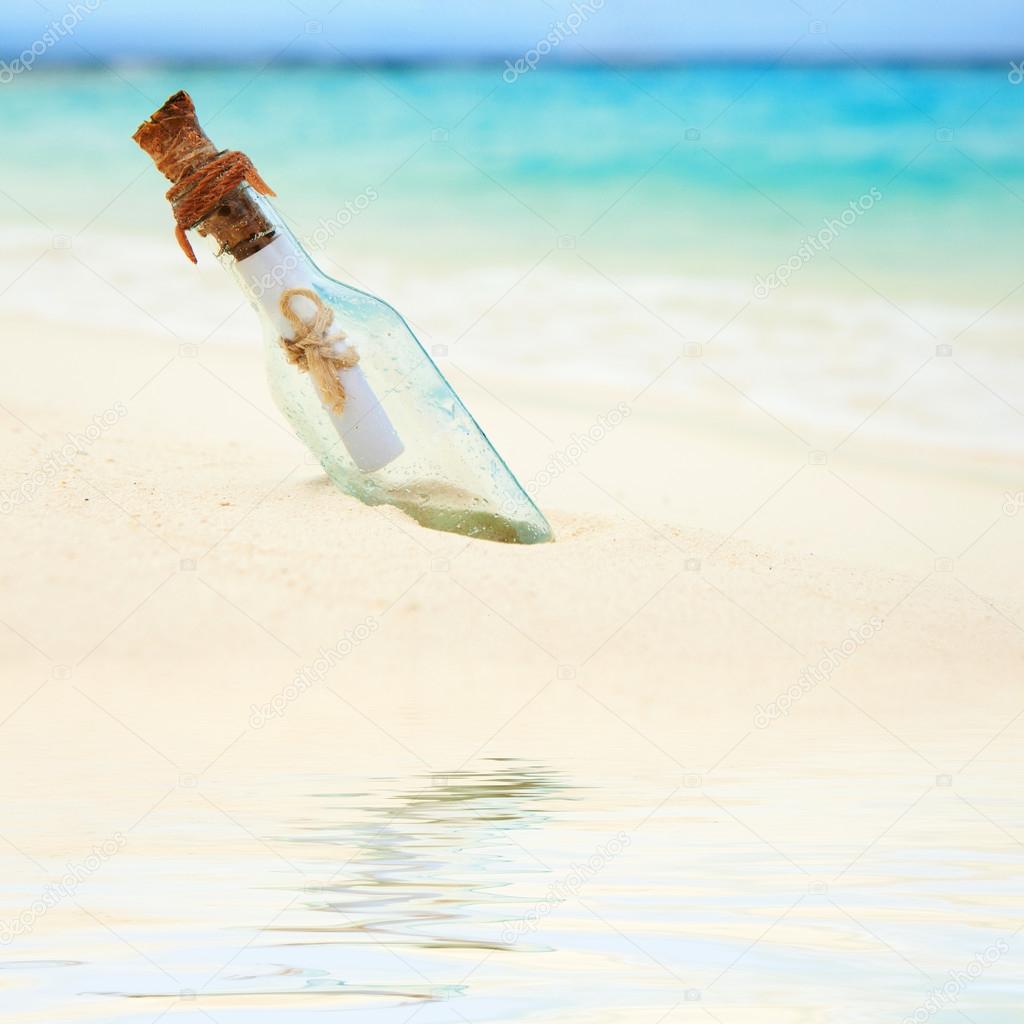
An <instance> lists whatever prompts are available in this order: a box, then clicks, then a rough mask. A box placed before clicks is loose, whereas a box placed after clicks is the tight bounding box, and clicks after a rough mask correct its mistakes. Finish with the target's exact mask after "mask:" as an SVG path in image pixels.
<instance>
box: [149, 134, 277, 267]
mask: <svg viewBox="0 0 1024 1024" xmlns="http://www.w3.org/2000/svg"><path fill="white" fill-rule="evenodd" d="M243 183H247V184H249V185H251V186H252V187H253V188H254V189H255V190H256V191H257V192H259V194H260V195H262V196H272V195H274V194H275V193H274V190H273V189H272V188H271V187H270V186H269V185H268V184H267V183H266V182H265V181H264V180H263V178H262V177H261V176H260V172H259V171H257V170H256V167H255V165H254V164H253V162H252V161H251V160H250V159H249V158H248V157H247V156H246V155H245V154H244V153H241V152H239V151H238V150H236V149H229V150H223V151H222V152H220V153H218V154H217V155H216V156H215V157H214V158H213V159H212V160H210V161H208V162H207V163H205V164H203V165H202V166H201V167H198V168H196V169H195V170H194V171H191V172H189V173H188V174H185V175H183V176H182V177H181V178H179V179H178V180H177V181H176V182H175V183H174V184H173V185H172V186H171V187H170V188H169V189H168V190H167V199H168V201H169V202H170V204H171V209H172V210H173V211H174V220H175V225H176V226H175V230H174V237H175V238H177V240H178V245H180V246H181V250H182V252H184V253H185V255H186V256H187V257H188V258H189V259H190V260H191V261H192V262H193V263H196V262H198V261H197V260H196V254H195V251H194V250H193V249H192V243H191V242H189V240H188V237H187V236H186V234H185V232H186V231H190V230H191V229H192V228H194V227H196V226H197V225H198V224H200V223H202V221H203V220H205V219H206V218H207V217H208V216H209V215H210V214H211V213H213V211H214V210H216V209H217V207H218V206H219V205H220V204H221V203H222V202H223V201H224V200H225V199H226V198H227V196H228V195H230V194H231V193H232V192H233V191H234V190H235V189H236V188H238V186H239V185H241V184H243Z"/></svg>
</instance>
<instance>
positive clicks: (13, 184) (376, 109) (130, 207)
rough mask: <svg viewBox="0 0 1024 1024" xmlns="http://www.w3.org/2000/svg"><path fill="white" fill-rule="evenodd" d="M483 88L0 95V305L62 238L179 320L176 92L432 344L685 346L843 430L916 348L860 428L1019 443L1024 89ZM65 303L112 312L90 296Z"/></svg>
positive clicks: (170, 86) (203, 77)
mask: <svg viewBox="0 0 1024 1024" xmlns="http://www.w3.org/2000/svg"><path fill="white" fill-rule="evenodd" d="M502 71H503V68H502V67H501V66H498V65H493V66H488V65H480V66H466V67H441V68H437V67H417V66H409V67H385V66H355V65H346V66H343V67H329V66H291V67H290V66H276V65H275V66H267V67H259V66H245V67H236V68H227V69H216V70H212V69H204V68H197V67H180V68H172V67H164V68H159V69H155V68H143V67H131V66H125V67H120V66H118V67H108V68H94V69H89V70H52V71H48V70H47V69H45V68H42V69H39V70H36V71H33V72H31V73H25V74H22V75H21V76H19V77H16V78H15V79H14V80H13V81H12V82H11V83H10V84H8V85H5V86H3V89H2V94H0V101H2V102H0V127H2V128H3V131H4V137H5V139H7V140H8V146H7V152H6V156H5V161H4V164H3V168H2V171H0V189H2V192H0V218H2V223H3V225H4V229H5V230H4V241H3V246H4V250H5V251H4V253H3V257H4V262H5V264H7V265H8V268H9V272H7V274H6V280H5V281H0V289H2V288H4V287H5V285H6V284H9V283H10V281H11V280H13V279H14V278H15V277H16V275H17V274H18V273H19V272H20V269H21V268H22V267H23V265H24V258H23V254H24V251H25V247H26V246H30V247H31V246H38V245H39V244H40V242H41V243H42V244H43V245H45V244H46V241H47V239H48V238H49V237H51V236H53V235H57V236H60V237H61V238H65V237H66V238H67V239H74V251H75V253H76V255H77V256H79V257H80V258H81V259H88V258H89V257H90V254H91V258H92V263H91V264H90V265H91V266H92V267H93V269H98V270H99V271H100V272H102V273H104V274H108V275H109V274H116V275H120V276H118V278H117V279H118V281H119V282H121V284H122V285H124V286H125V287H126V288H127V289H128V290H129V291H131V292H132V294H133V295H140V294H141V295H144V296H145V298H144V299H143V302H142V304H143V305H144V306H145V307H146V308H147V309H148V310H150V311H151V312H154V313H160V314H161V315H162V314H163V313H166V315H168V316H174V315H176V314H177V312H178V308H177V307H179V306H180V303H176V302H174V301H173V300H169V299H168V289H167V287H166V281H167V277H166V275H167V274H168V273H171V272H175V273H177V272H183V270H184V268H180V267H179V266H178V262H177V261H178V258H179V257H178V254H177V250H176V248H175V247H174V245H173V241H171V240H170V239H169V225H170V215H169V212H168V210H167V208H166V204H165V202H164V200H163V191H164V187H165V186H164V183H163V182H162V181H161V180H160V179H159V176H158V175H157V174H156V173H155V171H154V170H153V169H152V168H151V167H150V166H149V163H148V161H147V159H146V158H145V156H144V155H143V154H142V153H141V152H139V151H137V149H136V148H135V146H134V145H133V144H132V142H131V140H130V135H131V133H132V131H133V130H134V128H135V126H136V125H137V124H138V123H139V122H140V121H141V120H143V119H144V118H145V117H146V116H147V115H148V114H149V113H150V112H151V111H152V110H154V109H155V108H156V107H157V106H158V105H159V104H160V103H161V102H162V101H163V100H164V98H165V97H166V96H167V95H168V94H169V93H171V92H172V91H174V90H176V89H178V88H182V87H184V88H186V89H187V90H188V91H189V92H191V93H192V95H193V97H194V99H195V101H196V103H197V106H198V108H199V111H200V113H201V115H202V116H203V119H204V120H205V122H206V123H207V125H208V127H209V131H210V134H211V136H212V137H213V138H214V140H215V141H216V142H218V143H219V144H220V145H223V146H225V147H226V148H240V149H244V150H245V151H246V152H248V153H249V154H250V155H251V156H252V157H253V159H254V160H255V162H256V164H257V166H258V167H259V168H260V169H261V171H262V172H263V174H264V176H265V177H266V179H267V180H268V181H269V182H270V183H271V185H272V186H273V187H274V188H275V189H276V191H277V193H278V204H279V207H280V209H281V210H282V211H283V213H284V214H285V216H286V217H287V218H288V219H289V220H290V222H291V223H292V225H293V226H294V228H295V230H296V233H297V234H298V235H299V236H300V237H301V238H303V239H304V240H306V242H307V245H309V246H310V247H311V248H312V249H313V250H314V252H315V255H316V257H317V259H318V260H320V261H321V262H322V263H323V264H324V267H325V269H327V270H328V272H330V273H332V274H334V275H335V276H337V277H340V278H342V279H343V280H347V281H352V282H355V283H361V284H363V285H364V286H366V287H368V288H369V289H370V290H373V291H377V292H379V293H385V294H386V297H388V298H390V299H392V300H393V301H395V303H396V305H398V306H399V308H400V309H402V311H403V312H404V313H405V314H406V315H407V317H408V318H409V319H410V321H411V322H413V323H414V324H415V325H417V327H418V330H419V333H420V334H421V336H423V338H424V340H425V342H427V343H428V344H435V345H441V346H444V347H446V348H451V347H452V346H453V345H455V344H458V345H459V346H460V349H461V352H462V354H463V357H464V358H465V359H467V360H469V361H470V362H473V361H474V360H477V361H480V362H489V363H490V364H491V365H492V366H493V365H498V366H500V367H503V368H504V369H503V372H506V371H508V370H509V368H508V359H507V354H508V352H509V351H510V347H509V346H510V344H511V345H513V346H514V348H513V349H512V350H513V351H514V352H515V353H516V356H517V358H516V360H515V366H514V367H512V368H511V372H518V371H523V372H533V371H534V369H536V368H537V367H541V368H543V371H544V372H545V373H546V374H548V375H549V376H551V377H552V378H554V379H563V378H564V379H569V380H578V379H579V378H580V375H581V374H584V375H589V376H594V377H600V376H602V375H603V376H604V377H605V378H607V379H611V380H616V381H617V380H621V379H622V377H623V375H626V376H629V377H631V378H633V379H635V381H636V383H637V386H638V387H640V386H642V385H644V384H646V383H647V382H649V381H650V380H651V379H652V378H653V377H654V375H656V374H657V373H658V372H659V370H660V369H661V368H663V367H664V366H665V365H666V364H667V362H668V361H669V360H670V359H672V358H675V357H676V356H677V355H679V354H680V353H687V354H694V353H698V354H702V355H706V354H707V353H706V352H704V349H705V348H707V349H708V351H712V350H713V351H714V352H715V354H716V358H717V359H718V360H719V361H720V362H719V368H720V369H721V371H722V372H723V373H724V374H725V375H726V376H728V377H729V379H730V380H731V381H734V382H735V383H736V385H737V387H739V388H741V389H742V390H743V391H744V393H745V394H748V395H750V396H751V397H753V398H754V400H755V401H757V402H760V403H762V404H765V405H766V406H768V407H769V408H771V409H772V410H773V411H775V412H777V413H778V414H780V415H786V416H789V417H792V418H794V419H795V420H798V421H800V422H803V423H806V424H810V425H814V424H819V425H821V424H828V425H829V427H830V429H833V430H835V431H839V432H842V431H843V430H845V429H848V428H849V427H850V426H852V425H853V424H854V423H855V422H856V421H857V420H858V419H859V418H862V417H863V415H864V414H865V413H866V412H867V411H869V410H870V409H872V408H874V407H875V406H876V405H878V404H879V403H880V402H882V401H883V399H885V398H886V396H888V395H890V394H892V393H893V391H894V389H896V388H898V387H900V385H901V382H903V381H905V380H906V379H907V378H908V376H909V375H910V374H911V373H912V372H913V371H914V369H915V367H918V366H920V365H921V364H922V361H924V360H928V359H929V358H932V357H934V366H933V367H932V369H931V370H929V373H932V371H934V372H935V373H939V374H945V376H942V378H941V380H936V381H935V382H934V385H933V386H931V387H930V389H929V391H928V394H927V395H925V396H923V397H920V399H919V400H918V398H916V397H915V395H914V391H913V389H912V388H911V389H908V390H907V391H906V392H904V394H903V398H904V399H905V401H904V402H903V403H902V404H900V403H895V404H894V405H893V406H892V407H891V408H890V407H888V406H887V408H886V410H885V412H884V414H883V415H881V416H879V417H874V418H873V419H872V424H871V429H872V430H877V431H879V432H881V433H885V434H887V435H889V436H892V435H898V436H900V437H902V438H908V437H909V438H914V439H916V440H920V441H925V442H934V443H938V444H957V445H960V446H967V447H971V448H980V449H984V450H987V449H991V448H1000V449H1005V448H1007V447H1009V448H1013V449H1016V448H1017V446H1018V439H1019V437H1020V417H1019V415H1018V414H1017V412H1016V410H1017V409H1018V408H1019V406H1020V404H1021V403H1020V400H1019V398H1018V396H1019V395H1020V393H1021V389H1022V388H1024V377H1022V375H1021V371H1020V369H1019V359H1018V358H1017V356H1016V347H1017V346H1016V341H1017V337H1018V335H1019V331H1020V327H1021V324H1022V313H1024V290H1019V289H1020V285H1021V282H1022V278H1024V270H1022V265H1021V260H1020V256H1019V239H1020V237H1021V236H1022V228H1024V163H1022V162H1021V160H1020V138H1021V129H1022V127H1024V110H1022V104H1024V86H1020V85H1017V84H1015V76H1014V75H1013V68H1012V67H1011V66H1009V65H1006V66H1003V65H996V64H993V65H983V66H976V67H951V68H940V67H896V66H887V65H879V66H862V65H858V64H855V63H849V64H846V65H844V66H840V67H796V66H793V67H786V66H781V67H780V66H769V65H757V64H751V65H739V66H735V65H713V64H706V65H694V66H686V67H656V68H638V67H626V68H612V67H609V66H595V67H572V68H567V67H559V68H553V67H552V68H548V67H545V66H544V65H541V66H540V67H538V68H537V69H536V70H534V71H532V72H529V73H527V74H524V75H521V76H519V77H518V78H515V79H514V80H509V79H510V76H509V75H507V74H506V75H505V76H504V77H503V74H502ZM864 197H870V207H869V208H864V209H861V206H864V205H865V203H864V202H863V200H864ZM851 203H852V204H854V205H855V206H856V207H857V208H856V209H855V210H853V211H852V212H848V211H851ZM858 204H860V205H858ZM844 216H845V218H846V220H843V219H842V218H844ZM846 221H849V223H846ZM829 224H831V225H833V228H834V230H833V231H832V233H831V235H829V228H828V225H829ZM822 232H824V233H825V236H823V235H822ZM812 237H818V238H819V239H820V238H822V237H826V242H827V245H824V246H818V247H815V246H813V244H812V245H811V246H810V247H809V245H808V241H807V240H808V239H809V238H812ZM61 244H64V243H63V242H58V246H59V245H61ZM68 244H70V243H68ZM161 260H164V261H166V263H164V262H161ZM786 265H788V266H789V268H790V269H789V273H788V274H786V275H785V276H786V280H785V282H784V283H781V284H778V286H772V287H768V286H767V285H765V282H770V281H773V280H774V278H773V277H772V275H773V274H776V272H777V271H778V270H779V268H780V267H784V266H786ZM172 267H173V271H172V270H171V269H169V268H172ZM132 274H135V275H136V278H137V279H133V278H132ZM94 285H95V282H92V285H90V287H93V286H94ZM212 293H213V289H212V288H211V294H212ZM60 295H61V296H63V299H61V300H59V302H58V307H59V304H60V301H63V302H65V303H67V305H68V307H69V309H70V307H71V306H72V305H73V306H74V307H76V308H77V309H82V308H85V309H87V310H90V311H91V314H94V315H95V316H97V317H103V316H106V315H109V308H108V307H109V303H105V302H103V301H99V300H97V301H95V302H94V301H93V300H92V299H91V297H90V294H89V292H88V289H87V290H86V292H85V293H84V294H83V293H82V292H80V291H78V290H76V289H75V288H73V287H72V286H71V285H70V284H67V285H66V286H64V285H62V288H61V289H60ZM38 301H39V300H38V297H37V295H36V293H35V292H34V291H32V290H28V291H26V290H25V289H21V294H20V295H14V294H7V295H3V296H0V302H8V303H18V302H23V303H27V304H28V305H29V306H31V305H33V304H36V305H38ZM197 301H198V300H197ZM50 305H51V310H50V313H51V315H53V314H54V312H55V311H54V310H53V308H52V302H51V304H50ZM485 314H486V316H485ZM211 315H212V311H208V312H207V313H203V312H202V311H200V312H198V313H197V317H196V323H195V324H194V329H195V330H196V331H198V330H201V329H202V328H203V326H204V325H206V331H208V330H209V316H211ZM206 331H204V334H205V333H206ZM712 347H713V349H712ZM942 360H946V361H947V362H946V363H943V362H942ZM954 364H956V365H955V367H954ZM944 367H954V368H953V369H952V370H951V371H950V372H949V373H948V374H947V373H946V371H945V369H944ZM926 376H927V375H926ZM979 382H981V383H979ZM993 391H994V392H996V393H997V396H996V398H995V399H993V397H992V394H991V392H993Z"/></svg>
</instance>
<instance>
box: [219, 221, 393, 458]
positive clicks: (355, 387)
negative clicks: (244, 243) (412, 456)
mask: <svg viewBox="0 0 1024 1024" xmlns="http://www.w3.org/2000/svg"><path fill="white" fill-rule="evenodd" d="M308 266H309V261H308V259H307V258H306V257H305V255H304V254H303V253H302V252H300V251H299V250H298V249H297V248H296V246H295V243H294V242H293V241H292V239H291V238H289V237H287V236H285V235H281V234H279V235H278V236H277V238H275V239H274V241H273V242H271V243H270V245H268V246H266V247H265V248H263V249H260V251H259V252H257V253H254V254H253V255H252V256H249V257H247V258H246V259H243V260H240V261H239V262H238V272H239V273H240V274H241V276H242V281H243V283H244V286H245V289H246V293H247V294H248V295H249V296H250V298H251V299H252V300H253V302H254V303H255V304H256V305H257V307H259V309H260V310H261V311H262V312H263V313H264V315H265V316H266V317H267V319H268V320H269V321H270V323H271V325H272V326H273V327H274V328H275V329H276V330H277V331H278V333H279V335H280V336H281V337H283V338H289V337H291V336H292V334H293V332H294V330H295V327H294V325H293V324H292V323H290V322H289V321H288V319H287V317H285V315H284V312H283V311H282V309H281V296H282V295H283V294H284V293H285V292H286V291H289V290H290V289H292V288H307V289H312V288H313V283H312V282H311V281H310V280H309V278H308V269H307V268H308ZM314 290H315V289H314ZM290 301H291V302H292V308H293V309H294V310H295V312H296V313H298V314H299V315H300V316H303V317H306V316H311V315H312V313H313V311H314V310H313V304H312V303H311V302H309V300H308V299H306V298H304V297H303V296H294V297H292V298H291V300H290ZM334 326H335V327H336V328H341V330H344V329H345V325H344V324H343V323H337V322H335V325H334ZM341 344H343V345H344V344H345V343H344V342H342V343H341ZM357 351H358V348H357ZM338 375H339V379H340V380H341V383H342V386H343V387H344V388H345V406H344V408H343V409H342V411H341V412H340V413H335V412H333V411H332V410H331V409H329V408H327V407H326V406H325V407H324V411H325V412H326V413H327V415H328V416H329V417H330V418H331V422H332V423H333V424H334V428H335V430H337V431H338V435H339V436H340V437H341V440H342V443H343V444H344V445H345V447H346V448H347V449H348V453H349V455H351V456H352V461H353V462H354V463H355V464H356V465H357V466H358V467H359V468H360V469H361V470H362V471H363V472H364V473H373V472H375V471H376V470H378V469H383V468H384V467H385V466H386V465H388V464H389V463H391V462H394V460H395V459H397V458H398V456H399V455H401V454H402V452H404V451H405V445H403V444H402V439H401V438H400V437H399V436H398V433H397V431H396V430H395V428H394V426H393V424H392V423H391V420H390V419H389V418H388V414H387V412H386V411H385V409H384V406H383V405H382V404H381V402H380V400H379V399H378V398H377V396H376V394H374V391H373V388H372V387H371V386H370V382H369V381H368V380H367V379H366V374H365V373H364V372H363V370H362V368H361V367H360V366H359V365H358V364H356V365H355V366H352V367H349V368H346V369H343V370H339V371H338Z"/></svg>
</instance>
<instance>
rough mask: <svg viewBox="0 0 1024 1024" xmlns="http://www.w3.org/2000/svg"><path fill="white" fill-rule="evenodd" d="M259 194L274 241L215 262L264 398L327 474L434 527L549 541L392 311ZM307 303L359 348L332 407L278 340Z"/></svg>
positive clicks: (307, 312) (307, 311)
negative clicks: (256, 365)
mask: <svg viewBox="0 0 1024 1024" xmlns="http://www.w3.org/2000/svg"><path fill="white" fill-rule="evenodd" d="M259 201H260V202H261V204H264V205H265V206H266V208H267V211H266V212H267V215H268V217H271V218H273V222H274V223H275V233H274V238H273V241H271V242H270V244H269V245H267V246H265V247H264V248H263V249H261V250H260V251H259V252H257V253H256V254H255V255H253V256H250V257H248V258H246V259H243V260H241V261H235V260H234V259H233V258H231V257H230V256H224V257H222V260H223V261H224V262H225V263H226V264H227V265H228V267H229V269H230V270H231V272H232V274H233V276H234V277H235V279H236V281H237V282H238V284H239V286H240V287H241V289H242V291H243V292H244V293H245V294H246V296H247V297H248V298H249V300H250V303H251V304H252V305H253V307H254V308H255V310H256V312H257V313H258V315H259V317H260V321H261V324H262V327H263V335H264V339H263V345H264V352H265V358H266V364H267V375H268V381H269V384H270V389H271V394H272V396H273V398H274V401H275V402H276V404H277V406H278V408H279V409H280V410H281V412H282V413H283V414H284V416H285V418H286V419H287V420H288V422H289V423H290V424H291V426H292V428H293V429H294V430H295V432H296V433H297V434H298V435H299V437H300V438H301V439H302V441H303V442H304V443H305V444H306V445H307V447H308V448H309V449H310V450H311V451H312V452H313V453H314V454H315V456H316V457H317V459H318V460H319V462H320V464H321V465H322V466H323V468H324V471H325V472H326V473H327V475H328V476H329V477H330V479H331V480H332V481H333V482H334V483H335V484H336V485H337V486H338V487H339V488H340V489H341V490H343V491H345V492H346V493H348V494H351V495H353V496H354V497H356V498H358V499H359V500H361V501H363V502H366V503H367V504H371V505H378V504H388V505H393V506H395V507H397V508H399V509H401V510H402V511H404V512H406V513H407V514H409V515H410V516H411V517H412V518H413V519H415V520H416V521H417V522H419V523H421V524H422V525H424V526H427V527H431V528H433V529H440V530H445V531H448V532H454V533H460V534H464V535H466V536H473V537H481V538H484V539H491V540H502V541H507V542H512V543H526V544H531V543H538V542H542V541H547V540H550V539H551V529H550V527H549V526H548V523H547V521H546V520H545V518H544V516H543V515H542V514H541V513H540V511H539V510H538V509H537V507H536V506H535V505H534V503H533V502H532V500H531V499H530V498H529V496H528V495H527V494H526V492H525V491H524V490H523V488H522V487H521V485H520V484H519V482H518V481H517V480H516V479H515V477H514V476H513V475H512V473H511V471H510V470H509V469H508V467H507V466H506V465H505V463H504V462H503V461H502V459H501V457H500V456H499V455H498V454H497V452H496V451H495V450H494V448H493V446H492V445H491V444H490V442H489V441H488V439H487V437H486V436H485V435H484V433H483V431H482V430H481V429H480V427H479V426H478V425H477V423H476V421H475V420H474V419H473V417H472V416H471V415H470V414H469V412H468V411H467V410H466V408H465V406H464V405H463V404H462V402H461V401H460V399H459V398H458V396H457V395H456V394H455V392H454V390H453V389H452V388H451V386H450V385H449V384H448V382H447V381H446V380H445V378H444V376H443V375H442V374H441V372H440V371H439V370H438V369H437V367H436V366H435V365H434V363H433V361H432V360H431V359H430V356H429V355H428V354H427V353H426V351H425V350H424V349H423V347H422V346H421V345H420V343H419V341H418V340H417V339H416V337H415V335H414V334H413V332H412V331H411V330H410V328H409V326H408V325H407V324H406V323H405V321H404V320H403V319H402V317H401V316H400V315H399V314H398V313H397V312H396V311H395V310H394V309H393V308H392V307H391V306H389V305H388V304H387V303H385V302H383V301H382V300H380V299H378V298H376V297H374V296H372V295H368V294H367V293H365V292H362V291H359V290H358V289H355V288H351V287H349V286H347V285H344V284H342V283H340V282H338V281H335V280H334V279H333V278H330V277H328V276H327V275H325V274H324V273H323V272H322V271H321V270H320V269H319V268H318V267H317V266H316V264H315V263H313V261H312V260H311V259H310V258H309V256H308V255H307V254H306V253H305V252H304V251H303V249H302V247H301V246H300V245H299V243H298V242H297V240H296V239H295V238H294V237H293V236H292V235H291V233H290V232H289V231H288V229H287V228H286V227H285V226H284V224H283V223H282V222H281V221H280V218H279V217H277V215H276V212H275V211H274V210H273V208H272V207H271V206H270V204H269V203H266V202H265V201H264V200H259ZM307 296H308V297H307ZM289 303H290V305H291V310H292V317H291V319H289V317H288V316H287V315H286V304H289ZM318 311H319V315H320V316H321V318H322V319H323V318H324V317H325V316H326V317H329V319H330V330H331V331H333V332H334V334H332V335H331V336H332V337H337V338H339V340H338V341H337V342H336V343H335V344H336V347H337V348H338V349H339V350H340V349H341V348H342V347H346V348H348V349H349V350H351V351H352V352H354V353H355V356H357V357H358V362H356V363H355V365H353V366H348V367H345V368H343V369H340V370H339V371H338V375H339V380H340V381H341V383H342V385H343V389H344V405H343V407H342V409H341V411H340V412H338V411H337V410H336V409H332V408H331V407H330V404H329V403H328V402H327V401H325V398H324V396H323V393H322V391H321V390H319V389H318V387H317V384H316V383H315V382H314V380H313V377H312V375H311V374H310V373H309V372H304V371H303V369H302V368H301V367H300V366H298V365H296V363H295V362H293V361H292V359H290V358H289V353H288V351H287V349H286V346H285V345H284V344H282V339H286V340H288V339H291V338H293V337H294V336H295V333H296V330H295V320H296V317H299V318H301V319H302V320H303V321H304V322H306V323H309V324H312V323H313V320H314V318H315V316H316V315H317V313H318ZM327 311H329V313H328V312H327ZM342 335H343V336H344V340H343V341H342V340H340V339H341V336H342Z"/></svg>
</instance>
